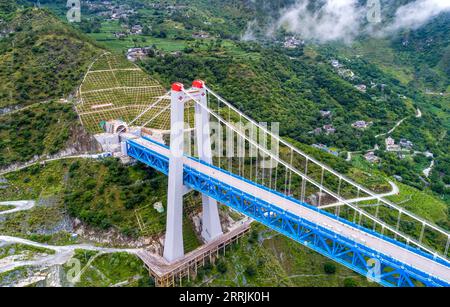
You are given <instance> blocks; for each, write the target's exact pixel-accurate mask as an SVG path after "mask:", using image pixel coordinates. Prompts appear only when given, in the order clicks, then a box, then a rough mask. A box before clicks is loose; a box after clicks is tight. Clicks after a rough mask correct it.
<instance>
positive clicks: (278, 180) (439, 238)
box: [185, 88, 450, 259]
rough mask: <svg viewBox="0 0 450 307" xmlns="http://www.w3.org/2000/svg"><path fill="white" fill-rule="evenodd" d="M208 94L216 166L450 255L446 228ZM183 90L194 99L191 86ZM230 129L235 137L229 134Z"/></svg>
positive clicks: (439, 254) (341, 215)
mask: <svg viewBox="0 0 450 307" xmlns="http://www.w3.org/2000/svg"><path fill="white" fill-rule="evenodd" d="M207 93H208V107H207V110H208V112H209V113H210V114H211V121H212V122H216V123H217V127H219V128H218V130H220V132H219V136H218V138H219V139H220V140H221V141H223V142H219V144H218V148H215V158H214V163H215V165H217V166H219V167H221V168H224V169H227V170H228V171H230V172H232V173H235V174H237V175H240V176H242V177H244V178H247V179H249V180H252V181H254V182H256V183H259V184H261V185H264V186H266V187H268V188H270V189H273V190H276V191H278V192H282V193H284V194H285V195H289V196H291V197H294V198H296V199H298V200H301V201H303V202H307V203H309V204H313V205H315V206H317V207H322V206H325V207H328V208H327V209H324V210H325V211H327V212H329V213H333V214H334V215H337V216H339V217H341V218H345V219H347V220H349V221H352V222H355V223H358V224H359V225H362V226H364V227H366V228H369V229H372V230H374V231H377V232H378V233H381V234H383V235H385V236H388V237H391V238H393V239H396V240H398V241H401V242H403V243H405V244H411V245H414V246H416V247H417V248H419V249H422V250H424V251H426V252H428V253H431V254H434V255H435V256H436V257H441V258H443V259H447V258H448V252H449V244H450V243H449V242H450V237H449V233H448V232H446V231H445V230H443V229H442V228H440V227H438V226H436V225H434V224H433V223H431V222H429V221H427V220H425V219H423V218H421V217H418V216H416V215H415V214H413V213H411V212H409V211H407V210H406V209H405V208H402V207H400V206H398V205H396V204H394V203H392V202H390V201H388V200H386V199H384V198H382V197H381V196H379V195H378V194H376V193H374V192H372V191H370V190H369V189H367V188H365V187H363V186H362V185H360V184H358V183H356V182H354V181H353V180H351V179H350V178H348V177H346V176H344V175H342V174H340V173H338V172H336V171H335V170H333V169H331V168H330V167H328V166H326V165H325V164H323V163H321V162H319V161H318V160H316V159H315V158H313V157H311V156H309V155H308V154H306V153H304V152H302V151H301V150H299V149H298V148H296V147H294V146H293V145H292V144H290V143H288V142H287V141H285V140H284V139H282V138H280V137H279V136H278V135H277V134H276V133H274V132H273V131H270V130H269V128H268V127H266V126H264V125H261V124H258V123H256V122H255V121H254V120H252V119H251V118H250V117H248V116H246V115H245V114H243V113H242V112H240V111H239V110H238V109H237V108H236V107H234V106H233V105H232V104H230V103H229V102H227V101H226V100H225V99H223V98H222V97H220V96H219V95H218V94H216V93H215V92H214V91H212V90H211V89H209V88H207ZM185 94H186V96H190V98H191V99H192V100H194V101H195V100H196V98H195V97H193V96H192V95H190V94H189V92H188V91H186V92H185ZM212 129H213V128H212ZM230 132H233V133H234V137H232V138H230V137H227V134H230ZM239 144H241V146H239ZM261 144H262V145H261ZM221 147H222V148H221ZM230 147H233V148H231V149H230ZM242 148H244V149H242ZM255 153H256V154H255Z"/></svg>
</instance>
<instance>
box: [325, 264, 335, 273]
mask: <svg viewBox="0 0 450 307" xmlns="http://www.w3.org/2000/svg"><path fill="white" fill-rule="evenodd" d="M323 270H324V271H325V273H327V274H330V275H331V274H334V273H336V266H335V265H334V263H331V262H327V263H325V264H324V266H323Z"/></svg>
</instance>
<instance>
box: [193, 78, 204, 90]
mask: <svg viewBox="0 0 450 307" xmlns="http://www.w3.org/2000/svg"><path fill="white" fill-rule="evenodd" d="M192 87H195V88H204V87H205V81H202V80H195V81H194V82H192Z"/></svg>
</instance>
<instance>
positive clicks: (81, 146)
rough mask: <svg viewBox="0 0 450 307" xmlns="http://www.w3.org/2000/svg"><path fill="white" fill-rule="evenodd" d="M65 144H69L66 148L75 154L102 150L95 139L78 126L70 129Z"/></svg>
mask: <svg viewBox="0 0 450 307" xmlns="http://www.w3.org/2000/svg"><path fill="white" fill-rule="evenodd" d="M67 143H68V144H69V146H68V148H70V149H73V150H74V151H75V152H77V153H96V152H99V151H101V150H102V148H101V146H100V144H99V143H98V142H97V141H96V140H95V138H94V137H93V136H92V135H90V134H89V133H87V132H86V130H85V129H84V128H83V127H82V126H79V125H76V126H75V127H72V128H71V130H70V138H69V141H68V142H67Z"/></svg>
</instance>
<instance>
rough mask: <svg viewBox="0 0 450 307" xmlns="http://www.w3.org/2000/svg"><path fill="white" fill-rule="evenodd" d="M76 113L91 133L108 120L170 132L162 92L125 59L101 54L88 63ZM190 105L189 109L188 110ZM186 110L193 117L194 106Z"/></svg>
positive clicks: (162, 90)
mask: <svg viewBox="0 0 450 307" xmlns="http://www.w3.org/2000/svg"><path fill="white" fill-rule="evenodd" d="M78 95H79V98H80V103H79V104H78V105H77V112H78V114H79V116H80V119H81V122H82V124H83V125H84V126H85V128H86V129H87V130H88V131H89V132H91V133H101V132H102V128H101V126H100V123H101V122H103V121H108V120H115V119H119V120H123V121H125V122H131V121H132V120H133V119H135V118H136V117H137V116H139V115H140V114H142V113H143V111H145V110H147V108H148V106H151V105H153V107H152V108H151V109H149V110H148V111H147V112H145V113H144V114H142V115H141V116H140V117H139V119H138V120H136V121H135V122H134V125H135V126H145V127H147V128H154V129H159V130H169V129H170V97H168V96H167V93H166V90H165V89H164V88H163V87H162V86H161V85H160V84H159V83H158V82H157V81H156V80H154V79H152V78H151V77H149V76H148V75H147V74H146V73H145V72H143V71H142V70H141V69H140V68H139V67H137V66H136V65H134V64H133V63H131V62H129V61H127V60H126V59H125V58H123V57H121V56H117V55H112V54H110V53H105V54H103V55H102V56H100V57H99V58H98V59H97V60H96V61H95V62H94V63H92V65H91V67H90V68H89V70H88V72H87V73H86V75H85V77H84V80H83V82H82V84H81V86H80V89H79V92H78ZM189 106H190V107H189ZM189 106H187V108H186V117H187V118H190V117H192V118H193V108H191V107H193V106H194V104H193V103H192V104H190V105H189Z"/></svg>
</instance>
